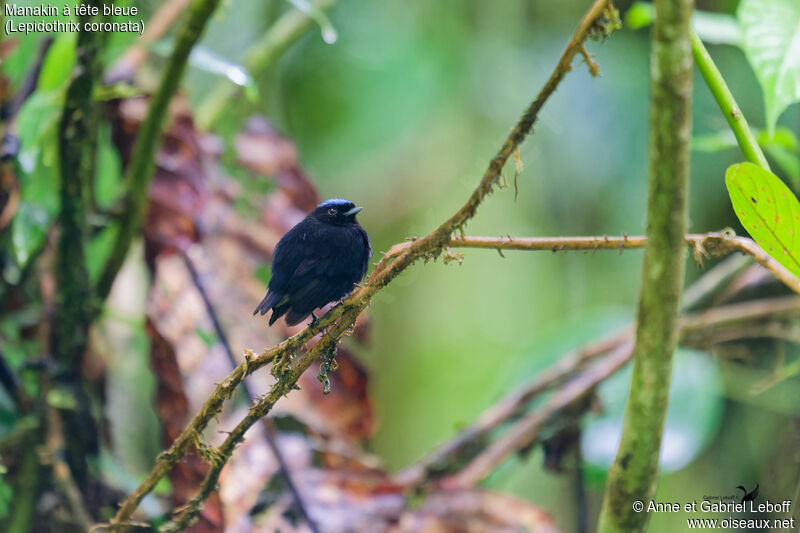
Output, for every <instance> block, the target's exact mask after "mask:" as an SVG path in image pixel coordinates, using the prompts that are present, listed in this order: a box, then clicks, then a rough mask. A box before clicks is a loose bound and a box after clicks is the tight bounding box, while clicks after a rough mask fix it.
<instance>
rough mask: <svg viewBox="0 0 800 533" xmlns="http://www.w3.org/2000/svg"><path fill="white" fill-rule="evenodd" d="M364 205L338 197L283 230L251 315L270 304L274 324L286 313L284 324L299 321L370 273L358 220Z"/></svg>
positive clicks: (369, 252)
mask: <svg viewBox="0 0 800 533" xmlns="http://www.w3.org/2000/svg"><path fill="white" fill-rule="evenodd" d="M362 209H363V207H356V206H355V204H353V202H350V201H348V200H342V199H341V198H334V199H332V200H326V201H325V202H323V203H321V204H319V205H318V206H317V208H316V209H314V211H312V212H311V213H309V215H308V216H307V217H306V218H304V219H303V220H301V221H300V222H299V223H298V224H297V225H296V226H294V227H293V228H292V229H290V230H289V231H288V232H287V233H286V235H284V236H283V237H282V238H281V240H280V241H278V245H277V246H276V247H275V255H274V256H273V258H272V278H271V279H270V280H269V285H268V286H267V295H266V296H265V297H264V299H263V300H261V303H260V304H258V307H256V310H255V311H253V314H254V315H255V314H257V313H258V312H259V311H260V312H261V314H262V315H265V314H266V313H267V311H269V310H270V309H272V316H270V318H269V325H270V326H271V325H272V324H273V323H274V322H275V321H276V320H278V319H279V318H280V317H281V316H283V315H284V314H286V323H287V324H289V325H290V326H294V325H295V324H299V323H300V322H302V321H303V320H304V319H305V318H306V317H307V316H308V315H311V317H312V321H313V320H316V317H315V316H314V314H313V313H312V311H314V309H317V308H318V307H322V306H323V305H325V304H327V303H329V302H333V301H336V300H341V299H342V298H344V297H345V296H347V294H348V293H349V292H350V291H351V290H352V289H353V286H354V285H355V284H356V283H358V282H359V281H361V278H363V277H364V274H366V273H367V265H368V264H369V258H370V256H372V247H371V246H370V243H369V236H368V235H367V232H366V231H364V228H362V227H361V226H360V225H359V224H358V222H357V221H356V215H357V214H358V213H359V211H361V210H362Z"/></svg>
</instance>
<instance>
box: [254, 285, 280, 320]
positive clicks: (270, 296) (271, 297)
mask: <svg viewBox="0 0 800 533" xmlns="http://www.w3.org/2000/svg"><path fill="white" fill-rule="evenodd" d="M280 297H281V295H280V294H278V293H277V292H274V291H267V295H266V296H264V299H263V300H261V303H260V304H258V307H256V310H255V311H253V314H254V315H257V314H258V313H259V312H260V313H261V316H264V315H266V314H267V311H269V310H270V309H272V306H273V305H275V303H276V302H277V301H278V300H279V299H280Z"/></svg>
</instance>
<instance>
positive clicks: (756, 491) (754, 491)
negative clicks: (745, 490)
mask: <svg viewBox="0 0 800 533" xmlns="http://www.w3.org/2000/svg"><path fill="white" fill-rule="evenodd" d="M750 494H752V496H753V499H754V500H755V499H756V496H758V483H756V488H755V489H753V492H751V493H750Z"/></svg>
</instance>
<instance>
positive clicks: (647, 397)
mask: <svg viewBox="0 0 800 533" xmlns="http://www.w3.org/2000/svg"><path fill="white" fill-rule="evenodd" d="M655 8H656V20H655V25H654V27H653V34H652V35H653V36H652V51H651V59H650V61H651V68H650V72H651V74H652V81H651V101H650V163H649V183H648V199H647V236H648V239H649V241H648V244H647V248H645V252H644V261H643V266H642V289H641V295H640V298H639V309H638V313H637V327H636V343H635V345H634V351H633V360H634V363H633V375H632V378H631V389H630V394H629V396H628V403H627V405H626V408H625V417H624V421H623V427H622V440H621V442H620V446H619V450H618V451H617V456H616V459H615V460H614V463H613V464H612V466H611V469H610V470H609V473H608V481H607V483H606V492H605V496H604V498H603V506H602V509H601V512H600V523H599V526H598V532H599V533H615V532H626V533H634V532H638V531H644V530H645V528H646V526H647V516H648V514H647V513H637V512H635V511H634V510H633V508H632V503H633V502H634V501H636V500H643V501H647V500H650V499H652V497H653V495H654V494H655V488H656V481H657V474H658V457H659V450H660V448H661V436H662V433H663V430H664V420H665V418H666V412H667V400H668V395H669V382H670V374H671V372H672V354H673V352H674V350H675V345H676V342H677V335H676V326H677V323H678V304H679V300H680V294H681V288H682V286H683V275H684V238H685V234H686V226H687V222H686V196H687V187H688V178H689V153H690V146H689V141H690V138H691V96H692V56H691V53H692V52H691V43H690V39H689V33H690V23H689V19H690V16H691V12H692V1H691V0H656V2H655Z"/></svg>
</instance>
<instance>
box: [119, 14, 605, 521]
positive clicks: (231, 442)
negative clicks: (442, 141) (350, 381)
mask: <svg viewBox="0 0 800 533" xmlns="http://www.w3.org/2000/svg"><path fill="white" fill-rule="evenodd" d="M606 18H611V19H614V20H613V22H616V20H615V19H616V11H614V10H613V7H612V5H611V2H610V0H595V1H594V3H593V4H592V5H591V7H590V8H589V10H588V11H587V13H586V14H585V15H584V17H583V19H582V20H581V22H580V24H579V25H578V28H577V30H576V31H575V34H574V35H573V36H572V39H571V40H570V42H569V43H568V45H567V47H566V49H565V50H564V52H563V53H562V55H561V58H560V59H559V61H558V64H557V65H556V68H555V69H554V71H553V73H552V74H551V76H550V78H549V79H548V81H547V83H546V84H545V86H544V88H543V89H542V90H541V91H540V93H539V94H538V95H537V97H536V98H535V99H534V101H533V102H532V103H531V104H530V106H529V107H528V108H527V109H526V111H525V113H524V114H523V116H522V118H521V119H520V120H519V122H518V123H517V124H516V126H515V127H514V129H513V130H512V131H511V133H510V134H509V136H508V138H507V139H506V141H505V142H504V143H503V146H502V147H501V148H500V150H499V151H498V153H497V154H496V155H495V157H494V158H493V159H492V161H491V163H490V164H489V167H488V168H487V170H486V172H485V173H484V175H483V177H482V178H481V180H480V182H479V184H478V186H477V187H476V189H475V191H474V192H473V193H472V195H471V196H470V198H469V200H468V201H467V202H466V204H464V205H463V206H462V207H461V208H460V209H459V210H458V211H457V212H456V213H455V214H454V215H453V216H452V217H450V218H449V219H448V220H446V221H445V222H444V223H443V224H442V225H440V226H439V227H438V228H436V229H435V230H434V231H433V232H432V233H430V234H429V235H427V236H426V237H423V238H421V239H417V240H415V241H413V242H412V243H410V245H409V246H408V247H407V248H406V249H405V250H403V251H402V253H401V254H400V255H398V256H397V257H396V258H391V257H387V256H385V257H384V258H383V259H382V260H381V261H380V263H379V264H378V266H377V267H376V268H375V270H374V271H373V272H372V274H371V275H370V277H369V278H368V280H367V282H366V284H365V285H364V286H363V287H360V288H358V289H356V290H355V291H353V292H352V293H351V294H350V296H348V297H347V298H346V299H345V300H344V301H343V302H342V303H341V304H340V305H337V306H335V307H334V308H332V309H331V310H330V311H328V312H327V313H326V314H325V315H323V316H322V317H320V318H319V319H318V320H317V321H316V322H314V323H313V324H311V325H309V326H308V327H306V328H304V329H303V330H302V331H301V332H300V333H298V334H296V335H295V336H293V337H291V338H289V339H287V340H286V341H284V342H282V343H280V344H279V345H278V346H276V347H274V348H272V349H269V350H265V351H264V352H262V353H261V354H260V355H259V356H258V357H255V358H252V357H247V358H246V361H245V363H244V364H243V365H241V366H239V367H237V369H236V370H234V371H233V372H232V373H231V374H230V375H229V376H228V377H227V378H226V379H225V380H224V381H223V382H222V383H221V384H220V385H219V386H217V388H216V389H215V391H214V392H213V393H212V395H211V397H209V399H208V400H207V401H206V403H205V404H204V406H203V408H202V409H201V411H200V412H199V413H198V414H197V415H196V416H195V418H194V419H193V420H192V421H191V422H190V423H189V425H188V426H187V428H186V429H185V430H184V431H183V432H182V433H181V435H180V436H179V437H178V438H177V439H176V440H175V442H174V443H173V444H172V446H170V448H169V449H168V450H167V451H166V452H164V453H162V454H161V455H159V457H158V459H157V461H156V465H155V466H154V467H153V469H152V470H151V472H150V474H149V475H148V476H147V478H146V479H145V480H144V481H143V482H142V484H141V485H140V486H139V487H138V488H137V489H136V490H135V491H134V492H132V493H131V494H130V495H129V496H128V497H127V498H126V499H125V501H124V502H123V503H122V506H121V508H120V510H119V511H118V512H117V514H116V516H115V517H114V518H113V520H112V524H119V523H124V522H126V521H127V520H129V519H130V517H131V515H132V514H133V512H134V510H135V509H136V507H138V505H139V502H140V501H141V499H142V498H143V497H144V496H145V495H146V494H147V493H148V492H150V491H151V490H152V489H153V487H154V486H155V484H156V483H157V482H158V480H159V479H160V478H161V477H163V476H164V474H166V472H168V471H169V470H170V469H171V468H172V466H173V465H174V464H175V463H176V462H177V461H178V460H180V458H181V457H183V455H184V454H185V453H186V450H187V448H188V446H189V444H190V443H191V442H192V440H193V437H194V436H195V435H197V434H198V433H199V432H202V431H203V429H205V427H206V425H207V424H208V422H209V420H210V419H211V418H212V417H213V416H215V415H216V414H217V413H219V411H220V409H221V408H222V404H223V403H224V401H225V400H226V399H228V398H230V396H231V395H232V394H233V391H234V390H235V388H236V387H237V386H238V384H239V383H240V382H241V381H242V380H243V379H244V378H245V377H246V376H247V375H249V374H250V373H252V372H253V371H255V370H256V369H258V368H261V367H263V366H265V365H266V364H267V363H269V362H272V361H277V360H279V361H280V363H281V364H280V365H278V366H279V367H281V368H282V369H284V370H283V372H282V373H279V379H278V381H277V383H275V384H274V385H273V386H272V388H271V389H270V391H269V392H268V393H267V395H266V396H265V397H264V398H263V399H262V400H261V401H259V403H257V404H256V405H255V406H253V407H252V408H251V410H250V412H249V413H248V415H247V416H246V417H245V419H244V420H242V422H241V423H240V424H239V425H238V426H236V428H235V429H234V430H233V431H232V432H231V434H230V435H229V436H228V438H227V439H226V440H225V442H224V443H223V444H222V446H221V447H220V449H219V452H220V454H219V457H220V460H219V461H216V462H215V464H214V465H212V468H211V470H210V471H209V474H208V476H207V478H206V480H205V481H204V483H203V487H202V489H201V492H200V494H198V496H197V497H196V498H195V499H193V500H192V502H190V504H189V505H188V506H187V508H186V509H184V511H183V512H182V513H181V514H180V515H179V517H178V518H177V519H176V521H175V522H172V523H170V524H167V526H166V528H165V529H166V530H168V531H170V530H173V531H174V530H180V528H181V527H185V525H186V524H188V523H189V522H190V521H191V520H192V519H193V517H194V516H195V515H196V514H197V512H198V511H199V508H200V506H201V505H202V502H203V501H204V500H205V498H206V497H207V496H208V494H210V493H211V491H212V490H213V488H214V486H215V484H216V480H217V478H218V476H219V472H220V470H221V469H222V466H224V463H225V462H226V461H227V459H228V457H229V456H230V454H231V453H232V452H233V449H234V448H235V446H236V444H238V443H239V442H241V440H242V439H243V438H244V433H245V431H247V429H248V428H249V427H250V426H252V425H253V424H254V423H255V422H256V421H257V420H258V419H259V418H260V417H262V416H264V415H266V414H267V413H268V412H269V411H270V409H271V408H272V406H273V405H274V403H275V402H276V401H277V400H278V399H279V398H280V397H281V396H282V395H284V394H288V393H289V392H290V391H291V390H292V388H293V387H294V386H295V384H296V382H297V379H298V378H299V376H300V374H302V373H303V372H304V371H305V370H306V369H307V368H308V367H309V366H310V365H311V363H312V362H313V361H314V360H315V359H316V358H317V357H319V356H320V355H322V354H324V353H328V352H329V351H330V350H332V349H335V347H336V345H337V344H338V342H339V340H340V339H341V338H342V337H343V336H344V335H346V334H347V333H348V332H349V331H350V330H351V329H352V326H353V324H354V323H355V319H356V317H357V316H358V315H359V313H360V312H361V311H362V310H363V309H364V308H366V307H367V305H369V303H370V301H371V299H372V296H373V295H374V294H375V293H376V292H378V291H379V290H381V289H382V288H383V287H385V286H386V285H387V284H389V283H390V282H391V281H392V280H393V279H394V278H395V277H397V276H398V275H399V274H400V273H401V272H402V271H403V270H405V269H406V268H408V267H409V266H410V265H411V264H413V263H414V262H416V261H417V260H419V259H421V258H425V259H435V258H436V257H438V256H439V255H440V254H441V253H442V251H443V250H444V248H445V247H446V246H447V244H448V243H449V242H450V237H451V235H452V234H453V232H454V231H456V230H462V229H463V227H464V225H465V224H466V223H467V221H468V220H469V219H470V218H472V217H473V216H474V215H475V212H476V211H477V208H478V206H479V205H480V204H481V203H482V202H483V200H484V199H485V198H486V196H487V195H488V194H489V193H490V192H491V191H492V190H493V189H494V187H495V185H496V184H497V183H498V178H499V176H500V171H501V170H502V168H503V166H504V165H505V163H506V161H507V160H508V158H509V157H510V156H511V154H512V153H513V152H514V150H515V149H516V148H517V146H519V144H520V143H521V142H522V141H523V140H524V139H525V136H526V135H527V134H528V133H529V132H530V130H531V127H532V125H533V123H534V121H535V120H536V118H537V116H538V113H539V110H540V109H541V108H542V106H543V105H544V103H545V102H546V101H547V99H548V98H549V97H550V96H551V95H552V94H553V92H554V91H555V89H556V87H558V84H559V83H560V81H561V80H562V79H563V78H564V76H565V75H566V73H567V72H569V71H570V70H571V66H570V65H571V62H572V59H573V58H574V56H575V54H576V53H578V52H579V51H580V47H581V46H582V43H583V41H584V40H585V39H586V38H587V37H589V35H590V34H595V35H596V34H597V33H598V30H600V31H605V27H604V26H603V21H604V19H606ZM323 330H325V331H326V334H325V335H324V336H323V337H322V339H321V340H320V341H319V342H318V343H317V344H315V345H314V346H313V347H312V348H311V349H310V350H308V351H306V352H305V353H304V354H303V355H302V356H300V358H298V359H297V360H296V361H294V363H291V357H293V356H294V354H295V353H296V352H297V351H299V350H300V349H301V347H302V346H303V344H305V342H306V341H308V340H310V339H311V338H312V337H313V336H314V335H316V334H317V333H319V332H320V331H323ZM287 361H288V363H287ZM276 370H280V369H276V368H273V372H275V371H276Z"/></svg>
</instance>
